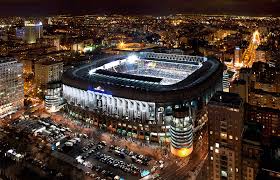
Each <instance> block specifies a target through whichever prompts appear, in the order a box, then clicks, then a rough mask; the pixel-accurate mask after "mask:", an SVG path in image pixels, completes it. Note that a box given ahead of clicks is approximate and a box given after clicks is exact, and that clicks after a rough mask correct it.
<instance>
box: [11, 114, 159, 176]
mask: <svg viewBox="0 0 280 180" xmlns="http://www.w3.org/2000/svg"><path fill="white" fill-rule="evenodd" d="M13 127H14V128H16V129H18V130H20V131H23V132H25V134H27V135H28V136H29V137H31V138H32V139H33V143H35V144H36V147H38V148H39V149H41V150H43V151H44V152H50V153H51V154H50V155H51V156H52V157H54V158H56V159H58V160H60V161H63V162H66V163H68V164H70V165H71V166H72V167H73V168H76V169H78V170H81V171H82V172H84V175H85V176H86V177H87V178H89V179H100V180H103V179H141V177H144V176H147V175H149V174H150V171H151V169H152V168H154V165H153V163H154V162H155V161H153V160H152V157H147V156H144V155H142V154H139V153H136V152H133V151H131V149H129V147H126V146H125V147H119V146H117V145H115V144H114V143H113V142H105V141H101V140H100V139H99V138H94V137H88V135H87V134H84V133H81V132H75V130H73V129H72V130H73V131H72V130H71V129H69V128H68V127H66V126H63V125H62V124H57V123H55V122H53V121H52V120H50V119H35V120H34V119H33V120H26V119H25V120H18V121H15V122H14V123H13ZM36 139H38V140H36ZM42 142H43V143H42ZM108 143H110V144H108ZM46 150H48V151H46ZM43 161H44V160H42V163H44V162H43ZM42 168H44V166H42Z"/></svg>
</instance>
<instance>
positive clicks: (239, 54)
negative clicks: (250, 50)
mask: <svg viewBox="0 0 280 180" xmlns="http://www.w3.org/2000/svg"><path fill="white" fill-rule="evenodd" d="M241 58H242V51H241V49H240V47H238V46H237V47H235V50H234V61H233V65H235V64H239V63H241Z"/></svg>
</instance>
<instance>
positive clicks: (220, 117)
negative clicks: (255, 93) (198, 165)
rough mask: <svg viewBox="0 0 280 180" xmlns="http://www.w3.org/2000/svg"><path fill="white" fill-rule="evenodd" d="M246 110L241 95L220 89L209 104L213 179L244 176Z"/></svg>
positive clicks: (210, 156)
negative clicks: (242, 142) (244, 122)
mask: <svg viewBox="0 0 280 180" xmlns="http://www.w3.org/2000/svg"><path fill="white" fill-rule="evenodd" d="M243 112H244V106H243V101H242V99H241V98H240V96H239V95H238V94H233V93H226V92H217V93H216V94H215V95H214V96H213V97H212V98H211V100H210V102H209V103H208V140H209V143H208V146H209V147H208V148H209V155H208V156H209V177H210V179H236V180H237V179H241V169H240V167H241V140H242V132H243Z"/></svg>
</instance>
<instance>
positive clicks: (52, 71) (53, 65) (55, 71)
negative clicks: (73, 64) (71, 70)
mask: <svg viewBox="0 0 280 180" xmlns="http://www.w3.org/2000/svg"><path fill="white" fill-rule="evenodd" d="M62 73H63V62H59V61H54V60H51V59H43V60H40V61H38V62H36V63H35V82H36V85H37V87H39V88H40V87H43V88H46V86H47V84H48V83H50V82H56V81H60V80H61V76H62Z"/></svg>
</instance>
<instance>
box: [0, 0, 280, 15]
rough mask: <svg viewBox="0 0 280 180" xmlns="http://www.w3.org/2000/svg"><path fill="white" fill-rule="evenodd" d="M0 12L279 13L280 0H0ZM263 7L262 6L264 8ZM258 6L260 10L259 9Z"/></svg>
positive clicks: (131, 13) (130, 13)
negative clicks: (119, 0)
mask: <svg viewBox="0 0 280 180" xmlns="http://www.w3.org/2000/svg"><path fill="white" fill-rule="evenodd" d="M0 4H1V6H0V16H13V15H21V16H44V15H55V14H72V15H83V14H125V15H169V14H177V13H183V14H209V15H214V14H223V15H224V14H228V15H245V16H279V15H280V13H279V11H278V10H279V8H280V2H279V0H258V1H254V0H245V1H244V0H226V1H223V0H214V1H208V0H197V1H194V0H190V1H184V0H175V1H174V0H165V1H159V0H154V1H152V2H151V1H148V0H143V1H137V2H136V1H129V0H123V1H121V2H116V1H113V0H104V1H91V2H88V1H86V0H82V1H77V2H73V1H72V2H69V1H66V0H59V1H54V0H51V1H47V0H26V1H24V2H23V1H20V0H11V1H8V0H1V1H0ZM263 7H265V9H263ZM260 9H262V11H261V12H260Z"/></svg>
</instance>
